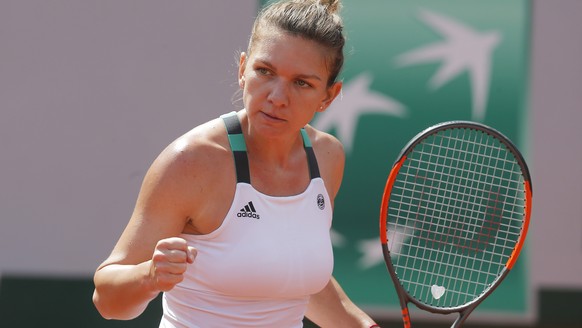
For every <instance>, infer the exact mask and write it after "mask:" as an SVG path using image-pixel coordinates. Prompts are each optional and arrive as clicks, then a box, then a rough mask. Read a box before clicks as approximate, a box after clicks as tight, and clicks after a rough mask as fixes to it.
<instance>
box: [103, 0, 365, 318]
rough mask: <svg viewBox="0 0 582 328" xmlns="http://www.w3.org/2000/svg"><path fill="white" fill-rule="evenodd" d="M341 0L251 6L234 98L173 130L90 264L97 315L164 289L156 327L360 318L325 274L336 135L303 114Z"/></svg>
mask: <svg viewBox="0 0 582 328" xmlns="http://www.w3.org/2000/svg"><path fill="white" fill-rule="evenodd" d="M339 7H340V4H339V1H337V0H335V1H333V0H327V1H324V0H292V1H284V2H278V3H275V4H272V5H270V6H268V7H266V8H265V9H263V10H262V11H261V12H260V14H259V16H258V17H257V19H256V21H255V23H254V25H253V29H252V35H251V38H250V42H249V46H248V49H247V51H246V53H242V54H241V56H240V67H239V72H238V78H239V84H240V87H241V89H242V92H243V103H244V107H245V108H244V109H242V110H240V111H238V112H233V113H230V114H226V115H223V116H222V117H220V118H217V119H214V120H212V121H210V122H207V123H205V124H202V125H200V126H198V127H196V128H194V129H192V130H191V131H190V132H188V133H186V134H185V135H183V136H181V137H180V138H178V139H177V140H176V141H174V142H173V143H171V144H170V145H169V146H168V147H167V148H166V149H165V150H164V151H163V152H162V153H161V154H160V155H159V157H158V158H157V159H156V160H155V161H154V163H153V164H152V166H151V167H150V169H149V170H148V172H147V174H146V176H145V178H144V181H143V184H142V187H141V190H140V193H139V196H138V199H137V203H136V206H135V210H134V212H133V214H132V216H131V218H130V221H129V223H128V225H127V227H126V228H125V230H124V232H123V234H122V235H121V237H120V239H119V241H118V242H117V244H116V245H115V247H114V249H113V251H112V253H111V255H110V256H109V257H108V258H107V259H106V260H105V261H104V262H103V263H102V264H101V265H100V266H99V268H98V269H97V271H96V273H95V277H94V282H95V292H94V296H93V300H94V303H95V305H96V307H97V309H98V310H99V312H100V313H101V315H102V316H103V317H105V318H114V319H131V318H135V317H136V316H138V315H140V314H141V313H142V312H143V311H144V309H145V308H146V306H147V304H148V303H149V302H150V301H151V300H152V299H154V298H155V297H156V296H157V295H158V294H159V293H160V292H163V293H164V294H163V317H162V319H161V323H160V327H253V328H256V327H301V326H302V322H303V318H304V316H307V317H308V318H309V319H311V321H313V322H314V323H316V324H318V325H320V326H323V327H366V328H367V327H371V326H375V323H374V322H373V320H372V319H371V318H370V317H369V316H368V315H366V314H365V313H364V312H363V311H362V310H360V309H359V308H358V307H357V306H356V305H355V304H354V303H353V302H351V301H350V300H349V299H348V297H347V296H346V295H345V293H344V292H343V291H342V289H341V287H340V286H339V285H338V283H337V282H336V281H335V280H334V279H333V277H332V276H331V274H332V268H333V254H332V246H331V242H330V227H331V220H332V208H333V199H334V197H335V196H336V194H337V192H338V189H339V187H340V183H341V180H342V174H343V168H344V153H343V148H342V146H341V144H340V143H339V141H338V140H337V139H335V138H334V137H332V136H331V135H329V134H326V133H323V132H321V131H317V130H316V129H314V128H313V127H311V126H310V125H308V122H309V121H310V120H311V119H312V118H313V116H314V114H315V113H316V112H321V111H324V110H325V109H326V108H327V107H328V106H329V104H330V103H331V102H332V101H333V99H334V98H335V97H336V96H337V95H338V93H339V92H340V89H341V82H337V81H336V78H337V76H338V73H339V71H340V69H341V67H342V64H343V46H344V43H345V39H344V36H343V34H342V24H343V23H342V21H341V18H340V16H339V14H338V11H339Z"/></svg>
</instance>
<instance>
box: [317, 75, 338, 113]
mask: <svg viewBox="0 0 582 328" xmlns="http://www.w3.org/2000/svg"><path fill="white" fill-rule="evenodd" d="M342 86H343V83H342V82H341V81H338V82H335V83H334V84H332V85H331V86H330V87H329V88H327V97H326V98H325V99H324V100H323V102H322V104H321V107H319V110H318V111H319V112H323V111H325V110H326V109H327V108H328V107H329V105H331V103H332V102H333V101H334V99H335V98H336V97H337V96H338V95H339V94H340V93H341V92H342Z"/></svg>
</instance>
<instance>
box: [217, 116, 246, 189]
mask: <svg viewBox="0 0 582 328" xmlns="http://www.w3.org/2000/svg"><path fill="white" fill-rule="evenodd" d="M220 117H221V118H222V120H223V121H224V125H225V126H226V132H227V133H228V142H229V143H230V149H232V155H233V157H234V166H235V168H236V182H237V183H239V182H244V183H248V184H250V183H251V174H250V171H249V159H248V156H247V146H246V143H245V138H244V136H243V133H242V127H241V125H240V121H239V120H238V117H237V116H236V112H230V113H228V114H224V115H222V116H220Z"/></svg>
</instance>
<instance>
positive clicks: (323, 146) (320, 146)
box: [305, 125, 345, 159]
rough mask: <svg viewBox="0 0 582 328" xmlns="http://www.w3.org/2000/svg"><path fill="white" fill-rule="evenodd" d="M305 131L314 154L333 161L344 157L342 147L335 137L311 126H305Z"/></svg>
mask: <svg viewBox="0 0 582 328" xmlns="http://www.w3.org/2000/svg"><path fill="white" fill-rule="evenodd" d="M305 131H306V132H307V135H308V136H309V139H310V140H311V144H312V145H313V149H314V151H315V153H316V154H318V153H320V154H321V156H326V157H328V156H331V157H333V158H335V159H337V158H338V157H340V158H343V157H344V156H345V155H344V154H345V153H344V147H343V145H342V143H341V142H340V141H339V140H338V139H337V138H336V137H335V136H333V135H331V134H329V133H327V132H323V131H320V130H317V129H316V128H314V127H312V126H311V125H306V126H305Z"/></svg>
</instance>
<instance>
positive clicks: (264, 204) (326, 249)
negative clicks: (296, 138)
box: [160, 113, 333, 328]
mask: <svg viewBox="0 0 582 328" xmlns="http://www.w3.org/2000/svg"><path fill="white" fill-rule="evenodd" d="M223 119H224V120H225V124H226V125H227V130H228V132H229V139H230V143H231V148H232V150H233V154H234V158H235V164H236V167H237V180H238V181H237V185H236V192H235V195H234V199H233V201H232V204H231V207H230V209H229V211H228V214H227V215H226V217H225V218H224V221H223V223H222V224H221V226H220V227H219V228H218V229H216V230H215V231H213V232H211V233H210V234H207V235H187V234H183V235H181V237H182V238H184V239H186V240H187V241H188V244H189V245H190V246H193V247H196V248H197V249H198V255H197V256H196V259H195V261H194V263H193V264H191V265H189V266H188V269H187V271H186V273H185V279H184V281H182V282H181V283H180V284H178V285H176V286H175V287H174V289H172V290H171V291H169V292H166V293H164V296H163V312H164V313H163V317H162V321H161V323H160V327H188V328H192V327H204V328H212V327H220V328H222V327H253V328H257V327H302V326H303V324H302V321H303V317H304V314H305V310H306V307H307V303H308V301H309V297H310V295H312V294H315V293H317V292H319V291H320V290H321V289H323V287H325V285H326V284H327V283H328V282H329V279H330V278H331V273H332V270H333V254H332V247H331V241H330V234H329V232H330V228H331V218H332V209H331V202H330V199H329V195H328V193H327V191H326V189H325V185H324V182H323V180H322V179H321V177H319V170H318V168H317V162H316V160H315V155H314V153H313V149H312V148H311V144H310V141H309V138H308V137H307V134H306V133H305V131H302V136H303V140H304V145H305V150H306V153H307V157H308V163H309V167H310V174H311V182H310V183H309V185H308V187H307V189H306V190H305V191H303V192H302V193H301V194H299V195H293V196H285V197H274V196H269V195H265V194H263V193H261V192H259V191H257V190H255V189H254V188H253V186H252V185H251V184H250V174H249V172H248V160H247V158H246V147H245V146H244V139H243V138H242V132H241V130H240V123H239V122H238V118H237V117H236V115H235V114H233V113H231V114H227V115H224V116H223ZM243 153H244V154H243Z"/></svg>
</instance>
